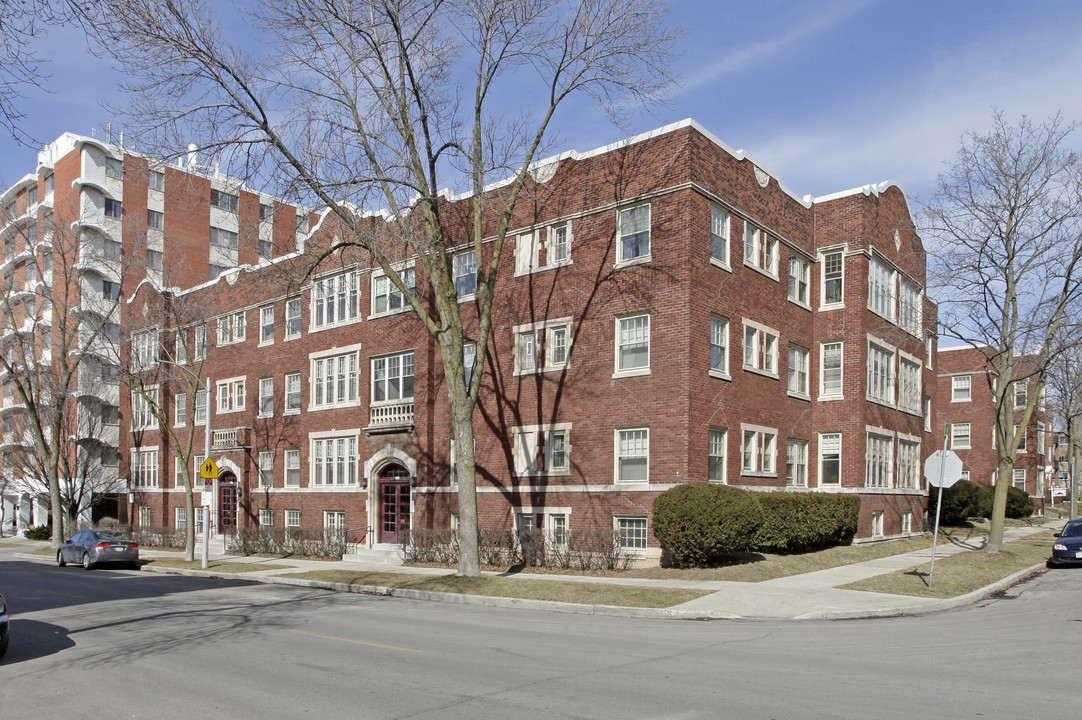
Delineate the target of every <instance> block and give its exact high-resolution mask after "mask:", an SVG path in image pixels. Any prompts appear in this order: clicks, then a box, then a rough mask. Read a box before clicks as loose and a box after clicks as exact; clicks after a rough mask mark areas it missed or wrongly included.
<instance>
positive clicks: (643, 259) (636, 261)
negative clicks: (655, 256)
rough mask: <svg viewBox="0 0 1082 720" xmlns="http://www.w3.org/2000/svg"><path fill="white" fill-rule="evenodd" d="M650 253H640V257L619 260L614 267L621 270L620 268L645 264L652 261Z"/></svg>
mask: <svg viewBox="0 0 1082 720" xmlns="http://www.w3.org/2000/svg"><path fill="white" fill-rule="evenodd" d="M650 259H651V258H650V253H647V254H645V255H640V256H638V257H633V258H628V259H627V260H617V261H616V264H615V265H613V268H614V269H616V270H619V269H620V268H625V267H631V266H634V265H645V264H647V263H648V262H650Z"/></svg>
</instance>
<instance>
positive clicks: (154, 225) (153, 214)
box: [147, 210, 165, 230]
mask: <svg viewBox="0 0 1082 720" xmlns="http://www.w3.org/2000/svg"><path fill="white" fill-rule="evenodd" d="M147 228H149V229H151V230H164V229H165V213H163V212H159V211H157V210H147Z"/></svg>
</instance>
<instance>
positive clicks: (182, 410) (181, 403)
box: [173, 392, 188, 427]
mask: <svg viewBox="0 0 1082 720" xmlns="http://www.w3.org/2000/svg"><path fill="white" fill-rule="evenodd" d="M187 422H188V395H187V394H186V393H183V392H178V393H177V394H176V395H174V396H173V425H174V426H176V427H183V426H184V425H185V424H186V423H187Z"/></svg>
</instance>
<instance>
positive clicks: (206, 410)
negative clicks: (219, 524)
mask: <svg viewBox="0 0 1082 720" xmlns="http://www.w3.org/2000/svg"><path fill="white" fill-rule="evenodd" d="M158 363H159V364H162V365H172V366H173V367H175V368H177V369H178V370H183V371H184V372H186V373H188V375H189V376H190V377H191V378H192V379H193V380H195V382H196V385H198V384H199V383H200V382H202V383H203V393H204V402H203V461H204V462H205V461H207V460H208V459H210V378H209V377H208V378H206V379H205V380H201V379H200V377H199V376H198V375H196V374H195V373H194V372H192V371H191V369H189V368H187V367H185V366H183V365H180V364H178V363H175V362H173V361H172V360H161V359H159V360H158ZM198 408H199V399H198V397H197V398H196V403H195V408H193V410H197V409H198ZM200 479H202V478H200ZM193 491H194V488H193ZM202 510H203V553H202V558H201V566H202V568H203V569H204V570H206V569H207V565H208V559H209V546H210V507H209V506H208V505H206V504H204V505H203V506H202ZM193 519H194V518H193Z"/></svg>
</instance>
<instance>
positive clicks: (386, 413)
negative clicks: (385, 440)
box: [365, 400, 413, 433]
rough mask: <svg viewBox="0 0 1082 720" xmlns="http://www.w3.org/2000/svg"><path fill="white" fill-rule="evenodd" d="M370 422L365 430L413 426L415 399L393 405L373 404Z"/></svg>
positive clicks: (374, 430) (375, 430) (387, 430)
mask: <svg viewBox="0 0 1082 720" xmlns="http://www.w3.org/2000/svg"><path fill="white" fill-rule="evenodd" d="M369 417H370V424H369V426H368V427H367V428H365V430H366V431H367V432H369V433H379V432H392V431H395V430H401V429H404V428H412V427H413V401H412V400H411V401H409V402H402V403H394V404H391V405H373V406H372V408H371V414H370V416H369Z"/></svg>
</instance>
